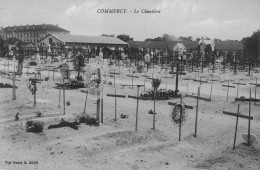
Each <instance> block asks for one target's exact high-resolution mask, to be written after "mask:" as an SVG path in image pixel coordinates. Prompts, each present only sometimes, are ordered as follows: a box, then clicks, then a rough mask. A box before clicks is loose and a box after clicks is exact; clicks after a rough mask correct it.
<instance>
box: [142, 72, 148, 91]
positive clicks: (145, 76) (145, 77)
mask: <svg viewBox="0 0 260 170" xmlns="http://www.w3.org/2000/svg"><path fill="white" fill-rule="evenodd" d="M142 77H144V91H145V82H146V79H147V78H148V77H150V76H147V75H146V72H145V75H142Z"/></svg>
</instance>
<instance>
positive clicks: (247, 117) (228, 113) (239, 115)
mask: <svg viewBox="0 0 260 170" xmlns="http://www.w3.org/2000/svg"><path fill="white" fill-rule="evenodd" d="M239 107H240V105H238V108H237V113H232V112H226V111H223V114H226V115H230V116H236V117H237V119H236V127H235V136H234V143H233V150H235V148H236V137H237V126H238V118H239V117H240V118H244V119H249V120H250V119H251V120H253V117H251V116H246V115H241V114H240V113H239Z"/></svg>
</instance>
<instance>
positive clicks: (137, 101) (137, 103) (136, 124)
mask: <svg viewBox="0 0 260 170" xmlns="http://www.w3.org/2000/svg"><path fill="white" fill-rule="evenodd" d="M139 88H140V86H137V100H136V123H135V131H137V127H138V105H139Z"/></svg>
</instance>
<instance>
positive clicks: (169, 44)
mask: <svg viewBox="0 0 260 170" xmlns="http://www.w3.org/2000/svg"><path fill="white" fill-rule="evenodd" d="M127 43H128V44H129V45H130V47H132V48H151V49H173V47H174V46H175V45H176V44H177V43H182V42H181V41H128V42H127Z"/></svg>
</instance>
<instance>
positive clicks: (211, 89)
mask: <svg viewBox="0 0 260 170" xmlns="http://www.w3.org/2000/svg"><path fill="white" fill-rule="evenodd" d="M211 76H212V77H211V79H207V80H208V81H211V88H210V95H209V98H210V99H211V95H212V91H213V81H219V80H214V79H213V74H212V75H211Z"/></svg>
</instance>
